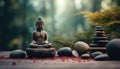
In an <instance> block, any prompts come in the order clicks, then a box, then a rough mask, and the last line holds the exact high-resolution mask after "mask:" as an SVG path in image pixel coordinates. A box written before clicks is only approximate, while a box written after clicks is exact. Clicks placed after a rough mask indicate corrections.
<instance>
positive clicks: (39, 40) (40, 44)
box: [30, 17, 52, 48]
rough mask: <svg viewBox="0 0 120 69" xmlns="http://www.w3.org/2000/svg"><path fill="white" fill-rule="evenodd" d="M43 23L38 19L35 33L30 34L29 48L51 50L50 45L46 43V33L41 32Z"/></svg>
mask: <svg viewBox="0 0 120 69" xmlns="http://www.w3.org/2000/svg"><path fill="white" fill-rule="evenodd" d="M43 27H44V22H43V21H42V18H41V17H38V20H37V22H36V31H34V32H33V34H32V42H31V43H30V48H51V47H52V44H51V43H49V42H48V36H47V32H46V31H44V30H43Z"/></svg>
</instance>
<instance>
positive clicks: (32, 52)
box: [26, 48, 55, 58]
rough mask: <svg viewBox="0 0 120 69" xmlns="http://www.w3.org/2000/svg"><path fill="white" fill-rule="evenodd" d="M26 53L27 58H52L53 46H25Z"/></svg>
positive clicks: (53, 53)
mask: <svg viewBox="0 0 120 69" xmlns="http://www.w3.org/2000/svg"><path fill="white" fill-rule="evenodd" d="M26 54H27V56H28V58H53V57H54V56H55V48H27V49H26Z"/></svg>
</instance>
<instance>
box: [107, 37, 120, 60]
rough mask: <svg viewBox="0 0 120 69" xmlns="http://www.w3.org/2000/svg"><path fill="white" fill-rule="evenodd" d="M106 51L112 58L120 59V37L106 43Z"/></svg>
mask: <svg viewBox="0 0 120 69" xmlns="http://www.w3.org/2000/svg"><path fill="white" fill-rule="evenodd" d="M106 51H107V54H108V55H109V57H110V59H112V60H120V39H112V40H111V41H110V42H109V43H108V44H107V45H106Z"/></svg>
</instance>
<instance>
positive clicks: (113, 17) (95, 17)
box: [78, 7, 120, 39]
mask: <svg viewBox="0 0 120 69" xmlns="http://www.w3.org/2000/svg"><path fill="white" fill-rule="evenodd" d="M80 14H83V15H85V17H86V18H87V19H88V20H89V22H90V24H91V25H95V26H97V25H101V26H103V27H104V28H105V30H106V32H107V33H108V37H110V39H113V38H120V29H119V28H120V7H114V8H111V9H102V10H100V11H96V12H80V13H79V14H78V15H80Z"/></svg>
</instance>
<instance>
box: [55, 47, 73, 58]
mask: <svg viewBox="0 0 120 69" xmlns="http://www.w3.org/2000/svg"><path fill="white" fill-rule="evenodd" d="M57 54H58V56H60V57H61V56H72V49H71V48H70V47H62V48H60V49H59V50H58V51H57Z"/></svg>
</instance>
